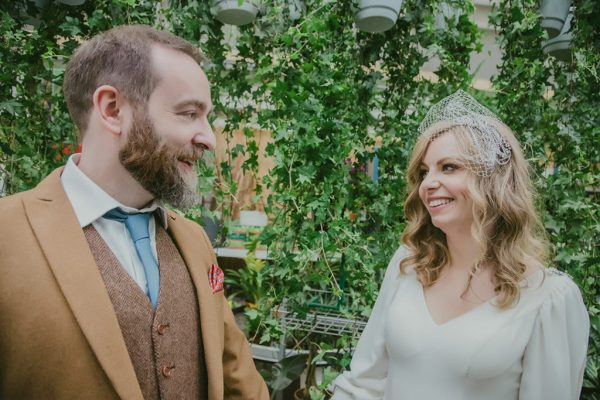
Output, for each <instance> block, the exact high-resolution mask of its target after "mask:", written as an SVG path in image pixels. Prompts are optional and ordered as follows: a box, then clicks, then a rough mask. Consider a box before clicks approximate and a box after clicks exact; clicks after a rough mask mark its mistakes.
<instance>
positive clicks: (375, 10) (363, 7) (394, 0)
mask: <svg viewBox="0 0 600 400" xmlns="http://www.w3.org/2000/svg"><path fill="white" fill-rule="evenodd" d="M401 6H402V0H359V2H358V11H357V12H356V15H355V20H356V26H357V28H358V29H360V30H361V31H364V32H384V31H387V30H388V29H390V28H391V27H393V26H394V24H395V23H396V20H397V19H398V14H400V7H401Z"/></svg>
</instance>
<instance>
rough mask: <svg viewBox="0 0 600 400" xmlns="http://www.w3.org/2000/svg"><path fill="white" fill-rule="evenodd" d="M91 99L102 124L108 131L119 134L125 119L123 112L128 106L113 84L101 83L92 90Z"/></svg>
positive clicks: (124, 112)
mask: <svg viewBox="0 0 600 400" xmlns="http://www.w3.org/2000/svg"><path fill="white" fill-rule="evenodd" d="M93 101H94V110H95V111H96V114H97V115H98V116H99V118H100V123H101V124H102V126H104V128H106V129H107V130H108V131H109V132H112V133H113V134H115V135H120V134H121V133H122V132H123V129H124V127H125V123H126V120H127V118H126V115H125V114H126V113H127V110H128V106H127V100H126V99H125V97H123V95H121V93H120V92H119V91H118V90H117V89H116V88H115V87H114V86H110V85H102V86H100V87H98V88H97V89H96V91H95V92H94V96H93Z"/></svg>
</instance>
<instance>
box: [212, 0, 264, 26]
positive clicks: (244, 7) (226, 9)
mask: <svg viewBox="0 0 600 400" xmlns="http://www.w3.org/2000/svg"><path fill="white" fill-rule="evenodd" d="M215 7H216V18H217V19H218V20H219V21H221V22H222V23H224V24H229V25H238V26H240V25H246V24H249V23H251V22H252V21H254V19H255V18H256V14H258V7H257V6H256V4H255V3H254V1H251V0H244V1H243V2H242V3H241V4H240V2H239V1H238V0H216V1H215Z"/></svg>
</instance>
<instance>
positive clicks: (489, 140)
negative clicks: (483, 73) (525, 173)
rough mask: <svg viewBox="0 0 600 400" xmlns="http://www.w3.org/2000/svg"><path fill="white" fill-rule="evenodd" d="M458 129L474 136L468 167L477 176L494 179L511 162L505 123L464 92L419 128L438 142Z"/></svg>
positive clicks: (437, 109) (441, 104)
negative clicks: (500, 168) (498, 169)
mask: <svg viewBox="0 0 600 400" xmlns="http://www.w3.org/2000/svg"><path fill="white" fill-rule="evenodd" d="M455 126H462V127H464V128H465V129H466V130H467V131H468V132H469V135H470V137H471V141H472V143H473V151H471V152H470V154H469V155H467V156H466V167H467V168H468V169H469V170H471V171H472V172H473V173H475V174H477V175H479V176H490V175H491V173H492V171H493V170H494V169H495V168H496V167H497V166H498V165H505V164H507V163H508V162H509V161H510V157H511V154H512V150H511V147H510V144H509V143H508V142H507V141H506V139H505V138H504V136H503V135H502V134H501V133H500V130H499V127H500V126H504V123H503V122H502V121H501V120H500V119H499V118H498V117H497V116H496V115H495V114H494V113H493V112H491V111H490V110H488V109H487V108H485V107H484V106H482V105H481V104H480V103H478V102H477V100H475V99H474V98H473V97H471V96H470V95H469V94H467V93H465V92H464V91H462V90H460V89H459V90H458V91H456V92H455V93H453V94H451V95H450V96H448V97H446V98H444V99H442V100H441V101H440V102H439V103H437V104H435V105H433V106H432V107H431V108H430V109H429V111H428V112H427V115H426V116H425V118H424V119H423V121H422V122H421V125H419V134H421V135H428V136H429V140H435V139H436V138H437V137H438V136H440V135H441V134H443V133H444V132H446V131H447V130H448V129H451V128H452V127H455Z"/></svg>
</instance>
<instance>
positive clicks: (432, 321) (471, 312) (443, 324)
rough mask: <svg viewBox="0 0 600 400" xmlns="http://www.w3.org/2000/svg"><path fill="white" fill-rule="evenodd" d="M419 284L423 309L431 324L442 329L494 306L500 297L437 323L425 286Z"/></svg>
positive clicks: (496, 296)
mask: <svg viewBox="0 0 600 400" xmlns="http://www.w3.org/2000/svg"><path fill="white" fill-rule="evenodd" d="M417 284H418V285H419V292H420V294H421V303H422V304H423V308H424V309H425V313H426V314H427V318H428V319H429V320H430V321H431V323H432V324H433V325H434V326H435V327H436V328H442V327H445V326H446V325H448V324H451V323H452V322H454V321H456V320H458V319H462V318H463V317H465V318H466V317H467V316H469V315H470V314H474V313H476V312H477V311H478V310H479V309H482V308H486V306H489V305H491V304H492V302H493V301H494V300H495V299H497V298H498V295H495V296H494V297H492V298H490V299H489V300H487V301H484V302H482V303H481V304H478V305H476V306H475V307H473V308H471V309H470V310H467V311H465V312H463V313H461V314H458V315H456V316H455V317H452V318H450V319H449V320H446V321H444V322H441V323H439V322H437V321H436V320H435V319H434V318H433V315H432V314H431V310H430V309H429V305H428V304H427V299H426V298H425V290H424V289H423V285H422V284H421V282H419V281H417Z"/></svg>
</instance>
